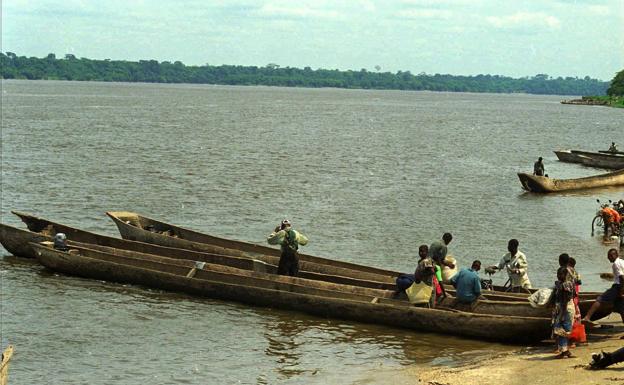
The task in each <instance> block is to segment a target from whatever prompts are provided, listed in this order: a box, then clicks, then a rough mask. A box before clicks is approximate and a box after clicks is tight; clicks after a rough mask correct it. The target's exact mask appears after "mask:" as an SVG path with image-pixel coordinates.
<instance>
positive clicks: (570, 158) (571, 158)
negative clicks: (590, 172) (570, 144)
mask: <svg viewBox="0 0 624 385" xmlns="http://www.w3.org/2000/svg"><path fill="white" fill-rule="evenodd" d="M554 153H555V155H557V158H559V160H560V161H562V162H567V163H583V161H582V158H581V156H580V155H578V154H576V153H573V152H572V151H570V150H561V151H554Z"/></svg>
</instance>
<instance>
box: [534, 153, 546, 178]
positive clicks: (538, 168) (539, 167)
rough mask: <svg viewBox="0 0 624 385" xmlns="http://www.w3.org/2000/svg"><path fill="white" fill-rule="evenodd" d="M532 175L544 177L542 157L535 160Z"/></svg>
mask: <svg viewBox="0 0 624 385" xmlns="http://www.w3.org/2000/svg"><path fill="white" fill-rule="evenodd" d="M533 175H537V176H544V162H542V157H541V156H540V157H539V158H537V162H535V163H534V164H533Z"/></svg>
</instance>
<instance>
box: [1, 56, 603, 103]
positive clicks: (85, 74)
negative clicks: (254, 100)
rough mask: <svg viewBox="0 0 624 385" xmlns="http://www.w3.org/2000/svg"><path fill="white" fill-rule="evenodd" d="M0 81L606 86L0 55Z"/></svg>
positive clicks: (570, 90) (546, 90) (485, 88)
mask: <svg viewBox="0 0 624 385" xmlns="http://www.w3.org/2000/svg"><path fill="white" fill-rule="evenodd" d="M0 65H1V69H0V71H1V73H0V76H1V77H2V78H3V79H47V80H80V81H107V82H113V81H114V82H151V83H204V84H228V85H266V86H285V87H337V88H363V89H393V90H429V91H454V92H502V93H529V94H554V95H605V94H606V91H607V88H608V87H609V82H603V81H599V80H597V79H591V78H590V77H589V76H585V77H584V78H576V77H566V78H562V77H558V78H552V77H550V76H548V75H546V74H538V75H535V76H532V77H524V78H519V79H516V78H511V77H506V76H499V75H477V76H453V75H441V74H435V75H431V74H426V73H420V74H418V75H414V74H412V73H410V72H409V71H398V72H397V73H391V72H380V71H379V67H376V68H377V71H376V72H372V71H368V70H366V69H364V68H363V69H361V70H359V71H351V70H348V71H340V70H327V69H316V70H313V69H311V68H310V67H305V68H304V69H299V68H291V67H284V68H282V67H280V66H279V65H277V64H268V65H266V66H265V67H256V66H234V65H220V66H213V65H208V64H206V65H203V66H186V65H184V64H183V63H181V62H179V61H176V62H174V63H171V62H168V61H164V62H158V61H156V60H140V61H138V62H133V61H120V60H109V59H106V60H91V59H86V58H77V57H76V56H74V55H71V54H68V55H65V57H63V58H57V57H56V55H55V54H52V53H51V54H49V55H48V56H47V57H44V58H36V57H26V56H17V55H16V54H14V53H12V52H7V53H6V54H4V53H1V52H0Z"/></svg>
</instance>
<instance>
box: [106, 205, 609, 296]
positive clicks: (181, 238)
mask: <svg viewBox="0 0 624 385" xmlns="http://www.w3.org/2000/svg"><path fill="white" fill-rule="evenodd" d="M106 215H108V216H109V217H110V218H111V219H112V220H113V221H114V222H115V224H116V225H117V228H118V229H119V233H120V234H121V237H122V238H124V239H129V240H134V241H139V242H144V243H150V244H156V245H163V246H167V247H173V248H181V249H186V250H199V251H201V250H210V249H211V248H212V247H215V246H221V247H224V249H225V250H243V251H246V252H247V251H253V255H254V256H256V257H258V258H259V257H260V256H262V255H272V256H276V257H277V256H279V250H277V249H274V248H271V247H267V246H262V245H256V244H253V243H248V242H243V241H237V240H231V239H225V238H219V237H215V236H212V235H208V234H203V233H200V232H197V231H194V230H188V229H185V228H183V227H180V226H176V225H172V224H169V223H166V222H162V221H158V220H155V219H151V218H148V217H145V216H142V215H140V214H136V213H132V212H127V211H120V212H113V211H109V212H107V213H106ZM147 228H149V229H151V230H147ZM213 242H214V243H213ZM263 253H267V254H263ZM301 260H302V261H303V262H302V263H305V261H314V262H317V263H319V264H325V263H327V264H329V265H330V266H334V265H335V264H339V265H340V266H344V267H345V268H347V269H350V270H353V271H354V273H353V274H355V275H354V276H353V277H354V278H357V277H360V274H364V273H365V272H370V273H373V274H374V275H375V276H376V277H380V276H381V277H390V279H392V282H394V279H395V278H396V277H398V276H399V275H401V274H402V273H400V272H397V271H391V270H384V269H378V268H375V267H369V266H363V265H358V264H354V263H349V262H339V261H334V260H331V259H326V258H321V257H314V256H311V255H305V254H304V255H301ZM276 261H277V260H276ZM276 264H277V263H276ZM364 279H366V278H364ZM495 289H496V290H497V291H504V289H503V288H502V287H495ZM504 294H505V295H507V296H514V297H520V298H526V297H527V294H526V293H508V292H505V293H504ZM585 294H587V295H589V296H590V298H592V299H594V298H596V297H597V296H598V295H599V294H600V293H585ZM585 294H584V295H585Z"/></svg>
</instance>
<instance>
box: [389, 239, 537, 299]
mask: <svg viewBox="0 0 624 385" xmlns="http://www.w3.org/2000/svg"><path fill="white" fill-rule="evenodd" d="M452 240H453V236H452V235H451V234H450V233H444V235H443V236H442V240H440V241H436V242H433V243H432V244H431V245H430V246H427V245H420V246H419V248H418V255H419V257H420V259H419V261H418V265H417V266H416V270H415V272H414V274H404V275H401V276H399V277H398V278H397V288H398V290H399V291H403V290H406V289H408V288H409V287H410V286H411V285H412V284H414V283H416V284H421V283H425V284H426V285H428V286H429V287H431V298H430V300H429V302H428V304H429V306H430V307H435V305H436V303H438V302H439V301H441V300H442V299H444V298H445V297H446V296H447V295H446V292H445V290H444V285H443V284H444V283H446V284H450V285H453V287H454V288H455V290H456V292H455V300H456V301H457V302H459V303H463V304H472V303H473V302H475V301H476V300H477V299H479V298H481V290H482V288H483V286H484V284H483V280H482V279H481V278H480V277H479V271H480V270H481V265H482V263H481V261H480V260H474V261H473V262H472V264H471V265H470V268H462V269H460V270H459V271H458V272H456V273H455V274H454V275H452V276H450V277H449V278H448V279H446V280H445V279H443V277H442V270H443V269H445V268H448V269H455V264H454V263H453V262H451V261H450V260H449V259H447V258H446V257H447V254H448V245H449V243H451V241H452ZM518 247H519V242H518V240H517V239H511V240H510V241H509V242H508V244H507V253H506V254H505V255H503V257H502V258H501V260H500V261H499V263H498V264H497V265H492V266H489V267H486V269H485V271H486V272H487V273H488V274H494V273H496V272H497V271H501V270H504V271H506V272H507V275H508V276H509V280H508V283H509V288H510V291H513V292H528V290H529V289H530V288H531V281H530V280H529V277H528V273H527V272H528V262H527V258H526V255H524V253H522V252H521V251H520V250H519V248H518Z"/></svg>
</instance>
